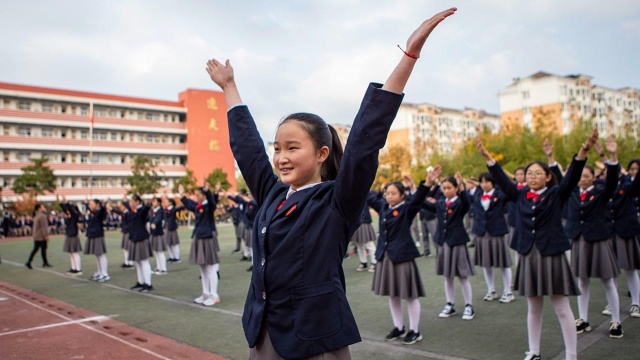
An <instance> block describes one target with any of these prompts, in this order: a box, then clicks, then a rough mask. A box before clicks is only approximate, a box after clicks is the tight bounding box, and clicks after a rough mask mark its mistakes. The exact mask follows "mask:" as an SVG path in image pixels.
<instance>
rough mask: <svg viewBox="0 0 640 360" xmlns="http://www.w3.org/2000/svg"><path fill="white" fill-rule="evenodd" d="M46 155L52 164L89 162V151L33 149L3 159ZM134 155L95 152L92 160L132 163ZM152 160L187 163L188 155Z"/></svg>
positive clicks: (5, 152) (177, 163) (166, 163)
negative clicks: (73, 151) (61, 151)
mask: <svg viewBox="0 0 640 360" xmlns="http://www.w3.org/2000/svg"><path fill="white" fill-rule="evenodd" d="M41 157H46V158H47V161H48V162H49V163H52V164H65V163H66V164H88V163H89V154H88V153H58V152H31V151H16V152H11V151H3V152H2V159H4V161H5V162H29V161H31V159H34V158H41ZM133 159H134V157H133V156H131V155H120V154H102V153H98V154H93V156H92V161H93V163H94V164H108V165H119V164H132V163H133ZM151 161H152V163H153V164H154V165H185V164H186V157H184V156H152V157H151Z"/></svg>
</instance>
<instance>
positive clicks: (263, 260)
mask: <svg viewBox="0 0 640 360" xmlns="http://www.w3.org/2000/svg"><path fill="white" fill-rule="evenodd" d="M265 262H266V260H265V259H264V258H262V262H261V264H262V266H264V263H265Z"/></svg>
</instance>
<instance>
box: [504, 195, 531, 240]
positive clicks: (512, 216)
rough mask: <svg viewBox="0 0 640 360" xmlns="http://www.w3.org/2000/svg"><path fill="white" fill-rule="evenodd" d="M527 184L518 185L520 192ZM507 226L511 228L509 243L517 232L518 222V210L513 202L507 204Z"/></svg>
mask: <svg viewBox="0 0 640 360" xmlns="http://www.w3.org/2000/svg"><path fill="white" fill-rule="evenodd" d="M526 186H527V184H521V183H516V188H517V189H518V190H520V189H523V188H525V187H526ZM507 213H508V214H507V225H508V226H509V243H511V240H512V239H513V233H514V232H515V231H516V222H517V217H518V208H517V206H516V204H515V203H514V202H513V201H508V202H507Z"/></svg>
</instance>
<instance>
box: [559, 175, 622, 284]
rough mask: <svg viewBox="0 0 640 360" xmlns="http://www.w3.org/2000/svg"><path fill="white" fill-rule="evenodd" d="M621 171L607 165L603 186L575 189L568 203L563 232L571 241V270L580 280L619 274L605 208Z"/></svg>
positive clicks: (609, 223)
mask: <svg viewBox="0 0 640 360" xmlns="http://www.w3.org/2000/svg"><path fill="white" fill-rule="evenodd" d="M619 170H620V168H619V165H618V164H617V163H616V164H614V165H612V164H607V178H606V181H605V184H604V187H599V186H593V185H592V186H591V187H590V188H589V189H584V191H582V190H581V189H579V188H574V190H573V192H572V194H571V197H570V198H569V201H568V203H567V211H568V212H567V223H566V226H565V231H566V233H567V236H568V237H569V238H570V239H572V244H571V269H572V270H573V273H574V275H575V276H577V277H578V278H581V279H586V278H591V277H595V278H602V279H610V278H614V277H617V276H618V275H619V274H620V269H619V267H618V264H617V260H616V258H615V255H614V252H613V240H612V238H611V230H612V224H611V222H608V221H606V206H607V204H608V203H609V200H610V199H611V198H612V196H613V194H614V192H615V190H616V187H617V184H618V172H619Z"/></svg>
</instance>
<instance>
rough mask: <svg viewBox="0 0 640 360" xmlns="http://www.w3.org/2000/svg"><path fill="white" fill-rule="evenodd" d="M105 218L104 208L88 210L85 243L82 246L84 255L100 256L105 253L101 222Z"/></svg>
mask: <svg viewBox="0 0 640 360" xmlns="http://www.w3.org/2000/svg"><path fill="white" fill-rule="evenodd" d="M106 217H107V210H106V209H105V207H104V206H100V207H98V208H97V209H96V210H90V211H89V215H88V216H87V241H86V242H85V244H84V254H85V255H89V254H92V255H96V256H100V255H103V254H106V253H107V244H106V243H105V241H104V228H103V225H102V223H103V221H104V219H105V218H106Z"/></svg>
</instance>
